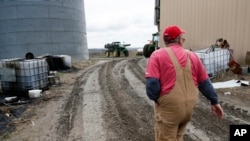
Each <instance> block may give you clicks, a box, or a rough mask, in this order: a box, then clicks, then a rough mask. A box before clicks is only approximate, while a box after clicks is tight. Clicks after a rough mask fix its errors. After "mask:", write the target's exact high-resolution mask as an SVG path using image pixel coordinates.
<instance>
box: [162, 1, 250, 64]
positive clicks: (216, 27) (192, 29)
mask: <svg viewBox="0 0 250 141" xmlns="http://www.w3.org/2000/svg"><path fill="white" fill-rule="evenodd" d="M160 4H161V5H160V33H161V34H162V31H163V30H164V28H165V27H166V26H167V25H173V24H176V25H179V26H180V27H182V28H183V29H184V30H186V32H187V34H186V35H185V37H186V39H187V40H186V43H185V48H191V49H193V50H196V49H201V48H205V47H209V46H210V45H211V44H214V43H215V41H216V40H217V39H218V38H224V39H227V41H228V42H229V44H230V48H231V49H233V50H234V56H235V58H236V60H237V61H238V62H240V63H241V64H244V63H245V62H244V61H245V56H246V52H247V51H250V47H249V44H250V39H249V37H250V33H249V32H250V26H249V25H250V15H249V14H248V13H250V1H249V0H240V1H236V0H188V1H186V0H161V1H160ZM160 45H161V46H163V42H162V40H161V41H160Z"/></svg>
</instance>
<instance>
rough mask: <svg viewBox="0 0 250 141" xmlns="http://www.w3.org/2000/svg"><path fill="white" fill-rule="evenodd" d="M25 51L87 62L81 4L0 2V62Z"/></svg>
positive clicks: (65, 0) (71, 0) (78, 0)
mask: <svg viewBox="0 0 250 141" xmlns="http://www.w3.org/2000/svg"><path fill="white" fill-rule="evenodd" d="M28 52H31V53H33V54H34V55H35V56H40V55H44V54H51V55H69V56H71V57H72V60H73V61H74V60H75V61H80V60H87V59H89V54H88V47H87V37H86V22H85V10H84V1H83V0H4V1H0V59H6V58H24V57H25V54H26V53H28Z"/></svg>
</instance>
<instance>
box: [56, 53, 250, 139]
mask: <svg viewBox="0 0 250 141" xmlns="http://www.w3.org/2000/svg"><path fill="white" fill-rule="evenodd" d="M146 62H147V59H145V58H136V59H131V58H119V59H117V58H116V59H109V60H106V61H104V62H100V63H99V64H96V65H94V66H91V67H89V68H88V69H86V70H85V71H84V72H83V73H82V74H81V76H79V77H78V78H77V81H76V83H75V85H74V88H73V90H72V92H71V95H70V97H69V98H68V100H67V101H66V104H65V106H64V108H63V110H62V111H63V113H62V114H61V115H62V116H61V117H60V120H59V122H58V123H57V126H56V127H57V139H59V140H65V139H66V140H67V139H68V140H83V141H90V140H95V141H117V140H119V141H152V140H154V103H153V102H152V101H150V100H149V99H148V98H147V96H146V92H145V78H144V74H145V66H146V65H145V63H146ZM220 100H221V105H222V107H223V109H224V112H225V118H224V119H223V120H219V119H217V117H215V116H213V115H212V114H211V110H210V108H211V106H210V103H209V102H208V100H207V99H206V98H204V96H202V95H201V96H200V98H199V102H198V105H197V107H196V110H195V112H194V114H193V117H192V120H191V122H190V124H189V125H188V128H187V131H186V133H185V136H184V140H185V141H227V140H228V138H229V126H230V125H231V124H243V123H245V124H249V122H250V119H249V109H242V108H240V107H238V106H237V105H234V102H231V103H230V102H228V101H227V100H226V99H220Z"/></svg>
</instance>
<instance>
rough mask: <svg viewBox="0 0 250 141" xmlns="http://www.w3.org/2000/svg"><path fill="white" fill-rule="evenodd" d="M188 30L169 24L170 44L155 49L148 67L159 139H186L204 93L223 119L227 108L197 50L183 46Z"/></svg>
mask: <svg viewBox="0 0 250 141" xmlns="http://www.w3.org/2000/svg"><path fill="white" fill-rule="evenodd" d="M184 33H185V31H183V30H182V29H180V28H179V27H178V26H168V27H166V29H165V30H164V33H163V39H164V42H165V45H166V47H163V48H160V49H158V50H156V51H154V52H153V53H152V54H151V56H150V58H149V60H148V64H147V68H146V74H145V77H146V92H147V96H148V97H149V98H150V99H151V100H153V101H155V118H156V126H155V140H156V141H182V140H183V135H184V132H185V129H186V126H187V123H188V122H189V121H190V119H191V117H192V114H193V110H194V107H195V105H196V103H197V100H198V93H199V90H200V92H201V93H202V94H203V95H204V96H205V97H206V98H207V99H208V100H210V101H211V110H212V112H213V113H214V114H215V115H217V116H218V117H219V118H220V119H222V118H223V109H222V108H221V106H220V104H219V103H218V96H217V94H216V92H215V90H214V88H213V86H212V84H211V81H210V79H209V77H208V75H207V72H206V70H205V68H204V66H203V64H202V62H201V61H200V59H199V58H198V57H197V55H196V54H195V53H194V52H191V51H188V50H186V49H184V48H183V47H182V44H183V42H184V41H185V39H184V38H183V37H182V35H183V34H184Z"/></svg>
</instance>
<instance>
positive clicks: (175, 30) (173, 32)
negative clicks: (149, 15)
mask: <svg viewBox="0 0 250 141" xmlns="http://www.w3.org/2000/svg"><path fill="white" fill-rule="evenodd" d="M184 33H186V32H185V31H184V30H182V29H181V28H180V27H178V26H176V25H171V26H168V27H166V28H165V30H164V33H163V36H169V38H170V39H176V38H177V37H179V36H180V35H181V34H184Z"/></svg>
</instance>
